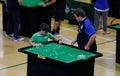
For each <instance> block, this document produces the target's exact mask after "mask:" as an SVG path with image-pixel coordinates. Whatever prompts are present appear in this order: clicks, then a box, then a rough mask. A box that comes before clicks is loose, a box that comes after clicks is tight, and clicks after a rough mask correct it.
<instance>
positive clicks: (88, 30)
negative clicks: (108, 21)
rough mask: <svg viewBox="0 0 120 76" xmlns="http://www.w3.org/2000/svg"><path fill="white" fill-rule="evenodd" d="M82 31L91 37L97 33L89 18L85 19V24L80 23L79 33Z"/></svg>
mask: <svg viewBox="0 0 120 76" xmlns="http://www.w3.org/2000/svg"><path fill="white" fill-rule="evenodd" d="M82 30H83V31H84V32H85V33H86V34H87V35H88V36H89V37H90V36H91V35H93V34H95V33H96V31H95V29H94V26H93V24H92V22H91V21H90V19H89V18H86V19H84V21H83V22H81V23H80V25H79V26H78V33H81V32H82Z"/></svg>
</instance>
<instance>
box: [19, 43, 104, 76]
mask: <svg viewBox="0 0 120 76" xmlns="http://www.w3.org/2000/svg"><path fill="white" fill-rule="evenodd" d="M48 43H50V42H48ZM62 45H67V46H71V45H68V44H62ZM30 47H32V46H28V47H24V48H20V49H18V51H19V52H22V53H26V54H27V55H28V59H27V60H28V63H27V76H80V75H84V76H87V75H85V74H87V73H88V72H89V73H91V72H93V70H89V71H87V73H86V71H84V66H83V65H84V63H87V64H89V63H93V64H94V59H95V58H97V57H101V56H102V54H101V53H97V52H94V53H96V54H98V56H94V57H90V58H89V59H88V60H86V61H82V60H78V61H75V62H71V63H64V62H60V61H57V60H53V59H51V58H48V57H46V59H40V58H38V57H37V56H38V55H36V54H33V53H29V52H26V51H24V49H25V48H30ZM71 47H74V48H78V47H75V46H71ZM78 49H79V48H78ZM93 69H94V68H93ZM92 76H93V75H92Z"/></svg>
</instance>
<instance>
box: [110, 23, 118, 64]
mask: <svg viewBox="0 0 120 76" xmlns="http://www.w3.org/2000/svg"><path fill="white" fill-rule="evenodd" d="M116 25H119V24H113V25H110V26H108V28H111V29H115V30H116V63H120V40H119V39H120V29H117V28H114V27H113V26H116Z"/></svg>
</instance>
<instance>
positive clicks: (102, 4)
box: [95, 0, 109, 10]
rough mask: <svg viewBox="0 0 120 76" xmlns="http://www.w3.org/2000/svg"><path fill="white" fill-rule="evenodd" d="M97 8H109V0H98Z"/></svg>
mask: <svg viewBox="0 0 120 76" xmlns="http://www.w3.org/2000/svg"><path fill="white" fill-rule="evenodd" d="M95 8H96V9H99V10H107V9H109V5H108V0H96V2H95Z"/></svg>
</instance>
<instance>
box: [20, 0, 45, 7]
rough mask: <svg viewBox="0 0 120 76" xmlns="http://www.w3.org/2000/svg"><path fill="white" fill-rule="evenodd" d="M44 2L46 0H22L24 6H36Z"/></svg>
mask: <svg viewBox="0 0 120 76" xmlns="http://www.w3.org/2000/svg"><path fill="white" fill-rule="evenodd" d="M43 3H44V0H22V4H21V5H22V6H26V7H36V6H40V5H41V4H43Z"/></svg>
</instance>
